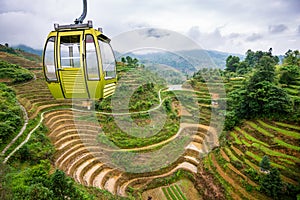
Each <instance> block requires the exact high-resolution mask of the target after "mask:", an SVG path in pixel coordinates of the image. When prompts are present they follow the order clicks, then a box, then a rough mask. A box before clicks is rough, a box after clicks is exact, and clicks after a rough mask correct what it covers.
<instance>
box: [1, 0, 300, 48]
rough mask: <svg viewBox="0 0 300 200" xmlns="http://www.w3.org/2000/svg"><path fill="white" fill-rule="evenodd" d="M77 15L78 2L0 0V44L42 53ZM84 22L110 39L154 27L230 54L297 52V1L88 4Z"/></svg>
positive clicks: (117, 0)
mask: <svg viewBox="0 0 300 200" xmlns="http://www.w3.org/2000/svg"><path fill="white" fill-rule="evenodd" d="M81 11H82V1H81V0H26V1H24V0H0V27H1V28H0V43H1V44H4V43H9V44H10V45H17V44H25V45H29V46H31V47H34V48H39V49H41V48H43V45H44V41H45V39H46V36H47V34H48V33H49V31H51V30H52V29H53V24H54V23H60V24H69V23H72V22H73V21H74V19H75V18H77V17H79V15H80V14H81ZM88 19H92V20H93V23H94V25H95V26H97V27H98V26H100V27H103V30H104V32H105V34H106V35H108V36H110V37H111V38H114V37H117V36H118V35H120V34H122V33H124V32H128V31H133V30H136V29H141V28H154V29H155V28H158V29H168V30H171V31H175V32H177V33H179V34H182V35H185V36H186V37H189V38H190V39H192V40H193V41H195V42H197V44H198V45H199V46H201V47H202V48H205V49H212V50H219V51H224V52H231V53H240V54H244V53H245V52H246V51H247V50H248V49H252V50H265V51H267V50H268V49H269V48H270V47H272V48H273V50H274V53H275V54H283V53H285V52H286V51H287V50H288V49H299V48H300V1H299V0H251V1H250V0H248V1H241V0H227V1H224V0H222V1H221V0H151V1H150V0H88V15H87V18H86V20H88ZM151 30H152V29H151ZM128 39H129V41H130V40H131V41H132V42H135V40H136V38H134V37H132V38H128Z"/></svg>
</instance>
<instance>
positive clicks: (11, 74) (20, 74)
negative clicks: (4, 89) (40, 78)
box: [0, 60, 33, 83]
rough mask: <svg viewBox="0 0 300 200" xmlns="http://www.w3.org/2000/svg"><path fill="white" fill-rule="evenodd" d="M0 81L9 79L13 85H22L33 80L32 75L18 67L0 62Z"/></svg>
mask: <svg viewBox="0 0 300 200" xmlns="http://www.w3.org/2000/svg"><path fill="white" fill-rule="evenodd" d="M0 79H11V80H12V82H13V83H22V82H26V81H29V80H31V79H33V74H32V73H31V72H29V71H28V70H27V69H24V68H22V67H20V66H18V65H14V64H10V63H8V62H5V61H2V60H0Z"/></svg>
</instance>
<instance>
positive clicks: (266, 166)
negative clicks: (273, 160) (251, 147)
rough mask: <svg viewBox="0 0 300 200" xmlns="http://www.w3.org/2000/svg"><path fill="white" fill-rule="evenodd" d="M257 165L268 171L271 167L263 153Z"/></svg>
mask: <svg viewBox="0 0 300 200" xmlns="http://www.w3.org/2000/svg"><path fill="white" fill-rule="evenodd" d="M259 166H260V169H261V170H262V171H268V170H269V169H270V168H271V165H270V159H269V157H268V156H266V155H264V157H263V158H262V159H261V161H260V163H259Z"/></svg>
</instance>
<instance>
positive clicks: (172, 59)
mask: <svg viewBox="0 0 300 200" xmlns="http://www.w3.org/2000/svg"><path fill="white" fill-rule="evenodd" d="M13 48H15V49H21V50H23V51H25V52H29V53H33V54H36V55H39V56H42V53H43V50H41V49H33V48H31V47H29V46H26V45H22V44H20V45H17V46H14V47H13ZM115 55H116V58H117V60H120V59H121V57H126V56H130V57H133V58H137V59H138V60H139V61H140V62H141V63H142V64H144V65H148V64H151V65H153V64H160V65H167V66H170V67H173V68H174V69H176V70H179V71H181V72H182V73H185V74H191V73H193V72H195V71H198V70H199V69H201V68H220V69H224V68H225V66H226V58H227V57H228V56H229V55H235V56H238V57H240V58H241V59H243V58H244V56H243V55H240V54H232V53H227V52H220V51H213V50H203V49H195V50H184V51H176V52H167V51H161V52H145V53H139V52H130V53H126V54H121V53H120V52H118V51H115Z"/></svg>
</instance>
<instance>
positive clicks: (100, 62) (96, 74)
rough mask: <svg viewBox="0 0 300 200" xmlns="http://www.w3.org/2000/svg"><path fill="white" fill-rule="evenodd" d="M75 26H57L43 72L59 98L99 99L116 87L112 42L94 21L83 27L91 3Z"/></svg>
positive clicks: (50, 35) (48, 43)
mask: <svg viewBox="0 0 300 200" xmlns="http://www.w3.org/2000/svg"><path fill="white" fill-rule="evenodd" d="M83 4H84V6H83V7H84V9H83V13H82V15H81V16H80V17H79V18H78V19H76V20H75V24H70V25H59V24H54V29H55V30H54V31H52V32H50V33H49V35H48V38H47V41H46V44H45V47H44V52H43V70H44V75H45V79H46V81H47V85H48V88H49V90H50V92H51V94H52V95H53V97H54V98H55V99H85V100H98V99H102V98H106V97H109V96H111V95H112V94H113V93H114V91H115V88H116V83H117V74H116V59H115V56H114V53H113V50H112V48H111V45H110V39H109V38H108V37H106V36H105V35H104V34H103V33H102V30H101V29H98V30H96V29H94V28H93V24H92V21H88V23H86V24H83V20H84V18H85V17H86V13H87V2H86V0H83Z"/></svg>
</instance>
